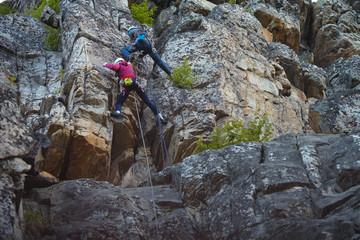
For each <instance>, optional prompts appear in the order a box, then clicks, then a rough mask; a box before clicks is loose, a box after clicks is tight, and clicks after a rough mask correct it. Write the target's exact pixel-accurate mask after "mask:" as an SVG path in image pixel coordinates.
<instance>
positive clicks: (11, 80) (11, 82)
mask: <svg viewBox="0 0 360 240" xmlns="http://www.w3.org/2000/svg"><path fill="white" fill-rule="evenodd" d="M9 81H10V84H15V82H16V77H14V76H10V77H9Z"/></svg>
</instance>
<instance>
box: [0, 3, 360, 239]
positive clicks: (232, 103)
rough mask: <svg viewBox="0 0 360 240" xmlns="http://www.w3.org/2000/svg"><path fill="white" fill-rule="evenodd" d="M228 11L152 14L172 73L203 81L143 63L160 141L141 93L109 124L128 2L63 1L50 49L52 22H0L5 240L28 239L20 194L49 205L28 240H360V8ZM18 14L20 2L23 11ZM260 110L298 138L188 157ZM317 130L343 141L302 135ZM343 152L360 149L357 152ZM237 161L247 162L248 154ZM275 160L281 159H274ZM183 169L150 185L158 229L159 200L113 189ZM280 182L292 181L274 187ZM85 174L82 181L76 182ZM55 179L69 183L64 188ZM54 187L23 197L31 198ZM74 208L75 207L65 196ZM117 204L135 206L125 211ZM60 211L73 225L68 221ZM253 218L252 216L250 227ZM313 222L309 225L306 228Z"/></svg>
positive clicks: (186, 9) (172, 9) (279, 132)
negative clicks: (187, 70) (327, 239)
mask: <svg viewBox="0 0 360 240" xmlns="http://www.w3.org/2000/svg"><path fill="white" fill-rule="evenodd" d="M223 2H224V1H211V2H210V1H195V0H183V1H181V2H178V1H177V2H176V3H175V2H174V3H171V4H170V6H169V7H168V8H166V9H164V10H162V11H161V12H159V13H158V17H157V19H156V21H155V22H154V25H153V27H152V28H149V27H148V26H144V25H142V27H143V28H146V29H147V30H148V31H149V32H150V33H151V34H152V35H153V40H154V42H155V43H156V48H157V50H158V52H159V53H160V55H161V57H162V59H163V60H164V61H165V62H166V63H167V64H168V65H169V67H170V68H171V69H174V68H175V67H176V66H177V65H178V64H179V63H181V61H182V60H183V59H188V60H189V63H190V65H191V67H192V69H193V70H194V72H195V73H196V74H197V75H198V76H199V80H198V81H197V82H196V83H195V85H194V86H193V88H192V89H180V88H177V87H175V86H174V85H173V84H172V83H171V82H170V80H169V79H167V78H166V75H165V73H164V72H162V70H161V69H159V68H158V67H156V66H155V67H154V66H153V61H152V59H150V58H149V57H145V58H144V59H143V61H142V60H140V59H139V58H137V57H136V55H135V58H134V62H133V64H134V67H135V69H136V73H137V74H138V75H141V82H142V83H143V85H144V86H145V89H146V91H147V93H148V95H149V96H150V97H151V98H153V97H154V100H156V103H157V105H158V107H159V109H160V110H161V112H162V113H163V115H165V116H166V117H167V118H168V123H167V124H166V125H163V126H162V130H163V132H159V126H157V121H156V118H155V117H154V116H153V114H152V113H151V111H150V110H149V109H148V108H147V107H145V106H144V104H142V103H141V100H140V99H139V98H138V97H137V96H135V94H131V95H130V96H129V98H128V100H127V102H126V103H125V105H124V107H123V109H122V116H121V117H120V118H117V119H115V118H110V116H109V111H111V110H113V109H114V105H115V102H116V98H117V95H118V93H119V89H118V82H117V79H116V77H115V76H114V73H113V72H111V71H109V70H107V69H106V68H103V67H102V65H103V63H104V62H112V61H113V60H114V59H115V58H117V57H119V56H121V54H120V51H121V48H122V47H124V46H125V45H127V44H128V37H127V34H126V31H127V28H128V27H130V26H140V24H139V23H138V22H137V21H135V20H134V19H133V18H132V15H131V12H130V10H129V8H128V2H127V1H123V0H119V1H109V0H96V1H87V0H77V1H61V4H60V9H61V12H60V16H59V19H57V20H59V23H60V27H61V30H62V45H61V46H60V48H59V51H57V52H52V51H47V50H45V49H44V38H45V37H46V36H48V35H49V31H48V30H47V29H46V28H45V27H44V24H45V23H44V22H47V21H45V20H44V22H42V21H39V20H36V19H34V18H32V17H29V16H24V15H22V14H10V15H0V29H1V31H0V39H1V41H0V60H1V61H2V63H3V64H2V65H1V66H0V86H1V88H0V89H1V90H0V93H1V94H0V100H1V101H0V102H1V108H0V112H1V115H0V122H1V128H0V133H1V135H2V141H1V148H0V166H1V168H0V169H1V172H0V173H1V179H2V180H1V181H0V183H1V184H0V186H1V189H2V190H1V193H2V195H1V199H2V200H3V202H4V203H6V204H4V206H2V208H1V209H0V211H1V212H2V213H3V214H2V215H3V216H4V217H2V218H1V219H0V220H1V223H2V224H1V225H2V227H1V228H0V236H1V238H3V239H9V238H10V239H22V238H23V237H24V235H23V232H24V231H25V225H24V218H23V212H22V206H23V199H22V198H21V196H22V195H23V191H24V189H26V192H25V194H24V197H25V196H26V197H30V198H31V199H32V200H31V201H29V202H26V204H25V208H26V209H27V210H31V209H34V208H37V207H40V208H41V209H44V212H45V213H46V219H47V220H49V223H50V225H46V226H42V229H38V231H35V232H31V234H30V235H29V238H31V237H33V238H34V239H41V238H47V237H50V238H51V237H54V236H56V234H65V233H68V234H69V236H70V235H71V238H72V239H77V238H78V236H82V237H83V238H85V239H87V238H90V236H95V238H102V237H104V236H105V237H106V236H107V237H113V238H118V236H119V234H120V235H121V234H124V236H128V237H129V239H138V238H145V239H148V238H150V235H151V236H158V235H160V236H161V238H163V239H169V238H174V237H175V236H177V237H178V238H180V239H223V238H236V236H241V237H242V238H249V239H251V237H253V236H255V237H256V236H258V235H259V237H258V239H261V236H266V235H269V236H272V237H274V238H275V239H276V238H277V239H281V238H284V236H286V235H287V236H289V234H290V235H291V234H294V238H296V237H297V236H304V235H305V234H310V235H309V236H310V238H312V239H318V238H321V236H323V235H322V234H323V233H325V235H331V236H334V237H333V238H334V239H338V238H339V236H342V235H341V233H343V236H346V237H348V238H350V237H352V236H354V237H356V236H357V235H356V234H360V233H359V232H358V229H359V228H358V222H357V221H356V220H354V219H356V215H354V212H356V210H357V208H356V206H354V203H356V202H357V201H358V194H357V187H358V174H359V171H358V165H356V164H357V162H358V161H359V160H358V158H357V156H358V154H357V152H358V150H357V149H358V148H357V146H358V137H357V136H358V133H359V130H358V125H359V116H358V115H359V113H358V111H357V109H358V105H359V97H358V96H359V91H358V90H359V83H360V81H359V78H358V75H359V74H358V73H359V70H358V69H359V68H358V67H359V66H358V56H359V55H357V54H359V53H358V49H357V48H358V44H357V41H358V40H357V38H358V24H359V23H358V19H359V11H358V6H357V5H356V4H355V3H354V2H351V1H344V2H342V1H340V2H339V1H330V0H326V1H325V0H319V1H318V2H317V3H316V4H310V3H309V2H308V1H302V0H298V1H272V0H271V1H267V0H266V1H243V2H241V3H239V2H237V3H238V4H233V5H230V4H227V3H225V4H222V3H223ZM15 5H17V6H25V5H24V3H22V2H21V1H19V2H17V3H16V4H15ZM162 7H167V6H162ZM22 8H23V7H22ZM313 63H314V64H316V65H313ZM147 74H149V76H151V78H150V79H149V78H148V77H147V76H146V75H147ZM259 108H260V109H261V112H262V113H263V112H267V113H268V114H269V116H270V121H271V122H273V123H275V124H276V125H275V126H276V127H275V133H274V137H279V136H283V135H284V134H288V133H291V134H298V135H292V137H288V136H287V137H280V138H279V139H277V140H275V141H272V142H270V143H266V144H264V145H261V144H255V143H249V144H245V145H241V146H234V147H229V148H226V149H224V150H219V151H215V152H207V153H203V154H200V155H196V156H191V157H189V156H190V155H192V154H193V153H194V151H195V149H196V141H197V140H198V139H199V138H200V137H205V138H206V137H208V136H209V135H210V134H211V132H212V130H213V128H214V127H215V126H219V125H221V124H222V123H224V122H225V121H227V120H230V119H233V118H240V119H242V120H244V121H248V120H252V119H253V115H254V112H255V111H256V110H257V109H259ZM138 114H139V116H140V121H138ZM140 129H142V130H143V131H144V136H145V139H144V140H145V146H143V142H142V137H141V134H140ZM313 132H316V133H331V134H334V133H335V134H336V133H342V134H345V135H344V136H339V135H329V136H323V135H301V134H304V133H313ZM162 133H163V134H164V140H165V147H166V149H167V152H166V153H164V152H163V151H162V148H164V146H163V145H161V139H160V135H161V134H162ZM294 136H296V137H294ZM346 144H350V145H351V146H353V147H351V149H350V150H349V146H350V145H346ZM273 145H274V146H275V147H276V148H275V150H271V148H272V147H273ZM278 145H280V147H277V146H278ZM308 145H309V146H310V147H309V149H308V148H307V146H308ZM305 146H306V147H305ZM344 146H346V147H347V148H345V147H344ZM239 148H241V149H240V150H239ZM294 149H295V150H294ZM342 149H346V151H345V150H342ZM347 150H349V152H348V151H347ZM226 151H229V152H231V155H229V156H227V155H226V154H227V153H226ZM238 151H244V152H247V154H246V156H245V155H241V154H240V156H238V155H237V154H238V153H239V152H238ZM271 151H273V152H271ZM325 153H327V154H330V155H326V154H325ZM267 154H268V155H267ZM277 154H278V155H279V157H278V158H276V159H273V157H274V155H277ZM354 154H355V155H354ZM309 155H310V156H311V157H309ZM223 156H225V157H223ZM281 156H289V157H286V159H285V158H284V159H282V157H281ZM339 156H340V157H339ZM187 157H189V158H187ZM345 158H346V159H350V160H349V161H351V162H347V161H345ZM183 159H187V160H185V161H183ZM239 159H240V160H239ZM246 159H251V160H246ZM253 159H256V161H253ZM281 159H282V160H284V161H286V163H282V162H281V163H279V162H278V161H280V160H281ZM238 160H239V161H240V162H237V161H238ZM340 160H341V161H342V160H343V162H338V161H340ZM335 162H336V163H337V165H336V164H335ZM176 163H179V164H176ZM28 164H29V165H28ZM173 164H176V165H174V166H171V167H170V168H167V169H166V170H165V171H164V172H162V173H160V174H159V175H158V176H157V177H156V178H155V179H157V180H156V182H157V183H159V184H160V183H161V184H165V186H164V187H163V188H162V187H156V190H155V191H159V194H163V196H164V198H161V199H160V200H158V201H157V202H156V206H155V207H156V208H157V209H158V212H157V214H158V215H157V216H158V217H157V218H155V219H154V213H153V209H152V208H153V206H152V202H151V201H152V200H151V198H152V194H153V192H152V189H151V188H140V189H138V190H137V189H130V188H129V189H125V188H120V187H114V186H113V185H111V184H114V185H117V186H122V187H138V186H144V185H147V184H148V183H147V180H148V176H149V174H150V173H149V172H148V171H149V169H150V171H151V172H152V173H154V172H156V171H159V170H162V169H164V168H165V167H166V166H168V165H173ZM231 164H233V165H231ZM207 165H208V166H207ZM229 165H231V166H233V172H231V171H230V170H232V167H230V168H229ZM29 166H32V167H31V168H30V167H29ZM190 166H193V169H189V167H190ZM239 166H242V167H244V169H248V170H249V172H244V171H243V170H244V169H243V170H241V169H237V168H238V167H239ZM319 166H324V169H322V168H321V167H319ZM207 169H208V170H209V173H206V172H204V171H205V170H207ZM229 169H230V170H229ZM329 169H330V170H331V171H330V170H329ZM237 170H239V172H236V171H237ZM25 172H27V174H28V176H27V177H26V179H27V180H26V181H25V183H24V178H25V175H24V174H25ZM46 172H48V173H50V174H51V175H53V176H51V175H50V174H48V173H46ZM233 173H234V174H236V177H235V176H234V175H232V174H233ZM249 173H250V175H249ZM285 173H286V176H285V175H284V177H285V178H284V179H282V177H279V179H278V178H277V177H278V176H282V175H281V174H285ZM49 178H52V180H49ZM80 178H85V179H84V180H76V179H80ZM87 178H91V179H93V180H86V179H87ZM58 179H60V180H61V181H63V182H61V183H60V184H55V183H57V182H58ZM155 179H154V180H155ZM159 179H160V180H159ZM164 179H165V180H166V181H165V180H164ZM169 179H170V180H169ZM171 179H172V180H171ZM239 179H240V180H239ZM241 179H242V180H244V181H242V180H241ZM64 180H68V181H64ZM69 180H73V181H69ZM100 180H101V181H102V182H96V181H100ZM213 181H214V182H213ZM232 181H233V182H232ZM277 181H278V182H277ZM106 182H108V183H106ZM212 183H214V184H212ZM230 183H231V184H230ZM53 184H55V185H54V186H52V187H49V188H46V189H38V190H35V191H34V192H32V193H31V194H30V195H28V194H29V190H31V189H32V188H34V187H47V186H49V185H53ZM172 186H175V187H176V189H175V190H174V188H173V187H172ZM194 188H195V189H194ZM72 189H79V195H76V194H75V195H74V196H73V197H70V196H72V194H74V193H73V190H72ZM96 189H97V190H98V191H97V190H96ZM254 189H255V190H254ZM82 193H83V194H84V195H83V194H82ZM178 193H180V196H179V195H177V194H178ZM247 193H249V194H247ZM92 194H95V195H96V194H97V195H96V196H93V199H96V204H95V205H94V206H96V208H98V209H87V207H89V206H90V205H91V198H87V196H88V195H91V196H92ZM104 195H106V196H108V198H107V199H106V201H104V203H105V204H104V205H101V204H100V201H101V200H103V198H102V197H99V196H104ZM294 195H295V196H296V197H294ZM67 196H69V198H68V199H69V201H68V202H66V200H64V201H62V200H61V199H67ZM297 196H299V197H297ZM167 197H170V198H171V200H169V201H168V200H166V199H167ZM120 198H121V199H120ZM224 198H225V199H226V201H224ZM233 199H234V200H233ZM284 199H286V201H285V200H284ZM299 199H300V200H301V201H299ZM26 200H28V199H27V198H26ZM241 200H245V202H244V203H240V202H241ZM81 201H84V202H85V203H84V205H82V208H81V209H82V210H81V211H79V212H78V213H76V214H75V215H74V216H76V217H75V218H74V220H69V219H70V218H71V217H72V214H73V213H74V211H71V212H67V211H68V210H65V209H68V208H69V209H71V208H74V209H76V206H77V205H78V204H79V202H81ZM117 201H119V202H122V203H123V204H124V206H126V207H124V208H119V206H118V205H117V203H116V202H117ZM114 202H115V203H116V204H115V205H114V206H113V205H112V203H114ZM237 202H239V205H236V204H235V203H237ZM278 202H280V203H279V204H278ZM49 203H51V204H50V205H49ZM289 203H293V205H291V206H289V205H288V204H289ZM312 203H316V204H315V205H313V204H312ZM108 205H110V206H112V207H113V208H111V209H112V210H115V212H117V213H119V216H122V217H120V218H118V217H117V218H116V219H115V222H120V223H119V225H116V224H117V223H115V225H113V223H112V222H109V221H104V222H103V224H101V225H100V227H99V228H98V229H96V227H95V225H98V220H99V219H100V220H101V219H105V218H107V217H108V218H112V217H113V215H111V214H109V212H111V211H112V210H111V209H110V210H109V209H107V208H108ZM54 206H55V207H54ZM129 209H132V211H133V212H134V213H131V211H130V212H129ZM214 209H216V210H214ZM247 211H250V212H247ZM62 212H65V213H66V214H65V215H64V216H63V218H60V217H59V214H60V213H62ZM218 212H221V214H220V216H217V213H218ZM70 213H71V214H70ZM215 213H216V214H215ZM230 213H234V214H230ZM243 213H244V214H245V213H246V215H249V218H247V219H242V217H241V216H243V215H242V214H243ZM346 214H348V215H349V216H351V217H350V220H349V221H348V222H347V221H346V220H343V219H344V216H345V215H346ZM84 216H86V217H84ZM279 218H288V219H286V220H288V221H280V220H279ZM336 219H338V220H339V219H340V220H339V221H337V220H336ZM72 221H73V222H72ZM307 221H309V223H310V224H309V225H304V227H303V228H298V227H296V226H302V225H303V223H304V222H307ZM69 222H71V223H70V224H69ZM156 222H157V223H156ZM219 223H221V224H219ZM74 224H75V225H76V224H79V225H78V226H79V227H78V229H79V232H77V231H76V230H74V229H71V227H70V226H71V225H74ZM139 224H140V227H138V226H137V225H139ZM270 226H271V227H270ZM314 226H317V227H318V228H316V227H314ZM348 226H350V227H349V228H348ZM314 228H316V229H320V230H319V231H318V232H317V230H316V229H315V230H314ZM44 229H45V230H44ZM89 229H91V231H90V233H89V231H88V230H89ZM126 229H128V230H126ZM222 229H224V230H222ZM279 229H286V230H284V231H280V230H279ZM343 229H346V230H343ZM43 230H44V231H45V232H44V231H43ZM49 232H50V233H49ZM54 232H55V235H52V234H53V233H54ZM155 232H156V235H155ZM46 234H47V235H46ZM257 234H258V235H257ZM262 234H264V235H262ZM249 236H250V237H249ZM291 236H293V235H291ZM157 239H158V238H157Z"/></svg>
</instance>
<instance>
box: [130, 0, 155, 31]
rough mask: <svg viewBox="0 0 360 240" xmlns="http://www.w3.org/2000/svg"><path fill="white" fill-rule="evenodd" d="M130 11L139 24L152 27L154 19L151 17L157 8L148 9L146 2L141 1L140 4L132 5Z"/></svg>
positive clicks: (145, 0)
mask: <svg viewBox="0 0 360 240" xmlns="http://www.w3.org/2000/svg"><path fill="white" fill-rule="evenodd" d="M130 9H131V12H132V14H133V17H134V19H135V20H138V21H139V22H140V23H145V24H147V25H148V26H149V27H151V26H152V23H153V21H154V19H153V18H152V17H151V16H152V15H153V14H154V11H156V9H157V7H153V8H152V9H149V6H148V3H147V0H143V1H142V3H141V4H136V3H134V4H132V5H131V6H130Z"/></svg>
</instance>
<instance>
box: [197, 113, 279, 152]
mask: <svg viewBox="0 0 360 240" xmlns="http://www.w3.org/2000/svg"><path fill="white" fill-rule="evenodd" d="M273 131H274V124H273V123H270V121H269V116H268V114H267V113H264V114H262V115H261V114H260V109H258V110H257V111H256V112H255V118H254V120H252V121H249V122H248V123H247V124H246V126H245V125H244V123H243V122H242V121H239V120H238V119H235V120H232V121H228V122H226V123H225V125H224V126H223V127H222V128H219V127H216V128H215V129H214V132H213V133H212V134H211V135H210V143H208V144H206V143H204V142H203V138H202V137H200V139H199V140H198V141H197V147H198V148H197V153H199V152H202V151H205V150H208V149H219V148H223V147H225V146H228V145H232V144H237V143H241V142H250V141H255V142H261V143H263V142H266V141H268V140H269V139H270V138H271V137H272V135H273Z"/></svg>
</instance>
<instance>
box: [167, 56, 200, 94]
mask: <svg viewBox="0 0 360 240" xmlns="http://www.w3.org/2000/svg"><path fill="white" fill-rule="evenodd" d="M167 78H168V79H170V81H172V82H173V83H174V84H175V85H176V86H177V87H179V88H191V87H192V85H193V84H194V82H195V81H197V80H198V79H199V77H198V76H197V75H196V73H195V72H194V71H193V70H192V69H191V66H190V64H189V61H188V60H187V59H183V62H182V64H181V65H177V66H176V67H175V68H174V70H173V72H172V75H171V76H168V77H167Z"/></svg>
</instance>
